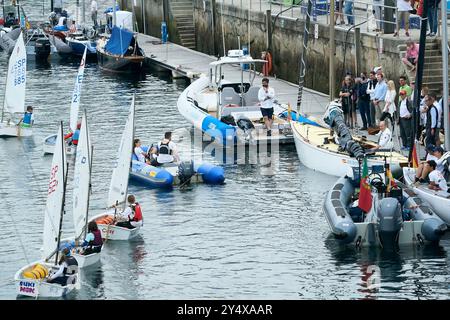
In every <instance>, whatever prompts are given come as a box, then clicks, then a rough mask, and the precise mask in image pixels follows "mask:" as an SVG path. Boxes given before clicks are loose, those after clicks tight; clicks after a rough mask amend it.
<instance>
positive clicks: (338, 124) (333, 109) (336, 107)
mask: <svg viewBox="0 0 450 320" xmlns="http://www.w3.org/2000/svg"><path fill="white" fill-rule="evenodd" d="M323 120H324V121H325V123H326V124H328V125H329V126H330V128H331V129H332V130H333V131H334V132H335V133H336V134H337V135H338V137H339V145H340V147H341V149H343V150H345V151H347V152H348V153H349V154H350V156H352V157H355V158H357V159H362V158H364V150H363V148H362V147H361V146H360V145H359V143H358V142H356V141H355V140H353V138H352V134H351V132H350V130H349V129H348V127H347V126H346V125H345V121H344V117H343V113H342V109H341V108H340V104H339V103H337V102H331V103H330V104H329V106H328V108H327V110H326V112H325V115H324V117H323Z"/></svg>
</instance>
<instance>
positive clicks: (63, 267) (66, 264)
mask: <svg viewBox="0 0 450 320" xmlns="http://www.w3.org/2000/svg"><path fill="white" fill-rule="evenodd" d="M77 273H78V262H77V260H76V259H75V258H74V257H72V256H71V255H70V250H69V249H68V248H64V250H63V251H62V255H61V258H60V259H59V269H58V270H57V271H56V272H55V273H53V274H51V275H50V276H49V278H48V279H47V282H49V283H58V284H60V285H62V286H65V285H67V284H70V283H71V281H72V278H73V276H74V275H76V274H77Z"/></svg>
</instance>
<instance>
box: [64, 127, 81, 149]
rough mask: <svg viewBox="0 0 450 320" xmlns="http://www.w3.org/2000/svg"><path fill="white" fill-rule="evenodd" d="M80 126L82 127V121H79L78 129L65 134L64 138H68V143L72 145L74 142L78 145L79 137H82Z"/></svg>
mask: <svg viewBox="0 0 450 320" xmlns="http://www.w3.org/2000/svg"><path fill="white" fill-rule="evenodd" d="M80 128H81V122H78V124H77V129H76V130H75V132H72V131H71V132H69V133H68V134H66V135H65V136H64V140H67V143H68V144H69V145H71V144H73V145H75V146H76V145H78V139H79V138H80Z"/></svg>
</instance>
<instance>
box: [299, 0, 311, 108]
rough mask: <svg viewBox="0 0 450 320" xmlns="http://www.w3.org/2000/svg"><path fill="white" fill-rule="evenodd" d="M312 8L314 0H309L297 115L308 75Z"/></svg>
mask: <svg viewBox="0 0 450 320" xmlns="http://www.w3.org/2000/svg"><path fill="white" fill-rule="evenodd" d="M311 9H312V1H311V0H308V8H307V10H306V19H305V28H304V30H303V48H302V55H301V58H300V72H299V73H300V76H299V80H298V94H297V116H298V115H299V114H300V107H301V104H302V97H303V86H304V82H305V75H306V51H307V49H308V39H309V27H310V24H311Z"/></svg>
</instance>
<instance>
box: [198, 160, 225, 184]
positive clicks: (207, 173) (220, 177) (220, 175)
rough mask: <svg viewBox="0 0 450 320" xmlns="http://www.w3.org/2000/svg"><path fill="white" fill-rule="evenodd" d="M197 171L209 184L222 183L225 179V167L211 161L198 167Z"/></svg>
mask: <svg viewBox="0 0 450 320" xmlns="http://www.w3.org/2000/svg"><path fill="white" fill-rule="evenodd" d="M197 173H199V174H201V175H202V178H203V181H204V182H205V183H208V184H222V183H224V181H225V173H224V170H223V168H222V167H219V166H214V165H212V164H210V163H202V164H201V165H200V166H199V167H198V168H197Z"/></svg>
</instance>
